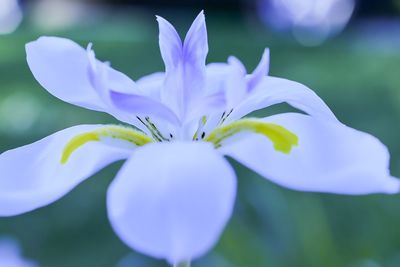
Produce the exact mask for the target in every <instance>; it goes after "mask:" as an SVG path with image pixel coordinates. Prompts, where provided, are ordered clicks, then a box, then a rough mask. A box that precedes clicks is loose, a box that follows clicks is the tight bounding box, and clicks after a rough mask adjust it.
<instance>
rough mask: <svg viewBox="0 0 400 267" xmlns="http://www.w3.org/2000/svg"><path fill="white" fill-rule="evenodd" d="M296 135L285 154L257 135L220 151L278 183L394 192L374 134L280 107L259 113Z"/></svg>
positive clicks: (393, 182)
mask: <svg viewBox="0 0 400 267" xmlns="http://www.w3.org/2000/svg"><path fill="white" fill-rule="evenodd" d="M263 121H265V122H270V123H276V124H278V125H282V126H283V127H285V128H286V129H288V130H290V131H291V132H293V133H295V134H296V135H297V136H298V140H299V144H298V146H297V147H294V148H293V149H292V151H291V153H290V154H288V155H286V154H283V153H278V152H277V151H276V150H275V149H274V148H273V146H272V144H271V142H270V141H268V140H267V139H266V138H264V137H263V136H260V135H249V136H248V138H243V139H242V140H241V141H239V142H237V143H231V144H230V145H226V146H225V147H224V146H223V147H222V148H221V150H220V151H221V152H222V153H224V154H225V155H228V156H230V157H232V158H234V159H236V160H237V161H239V162H241V163H242V164H244V165H245V166H247V167H249V168H250V169H252V170H254V171H256V172H258V173H259V174H260V175H262V176H264V177H265V178H267V179H269V180H271V181H273V182H275V183H278V184H280V185H282V186H285V187H288V188H291V189H295V190H301V191H316V192H327V193H338V194H370V193H397V192H399V189H400V180H398V179H395V178H393V177H391V176H390V173H389V154H388V151H387V149H386V147H385V146H384V145H383V144H382V143H381V142H379V141H378V140H377V139H376V138H375V137H373V136H372V135H369V134H367V133H363V132H360V131H357V130H354V129H352V128H349V127H347V126H345V125H343V124H341V123H339V122H333V121H326V120H319V119H315V118H313V117H311V116H308V115H303V114H296V113H285V114H279V115H274V116H271V117H267V118H265V119H263Z"/></svg>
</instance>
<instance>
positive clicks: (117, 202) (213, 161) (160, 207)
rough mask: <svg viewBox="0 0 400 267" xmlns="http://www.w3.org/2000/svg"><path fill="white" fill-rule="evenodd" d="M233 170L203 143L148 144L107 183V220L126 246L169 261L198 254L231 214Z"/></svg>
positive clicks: (233, 182) (203, 251) (209, 246)
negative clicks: (111, 181)
mask: <svg viewBox="0 0 400 267" xmlns="http://www.w3.org/2000/svg"><path fill="white" fill-rule="evenodd" d="M235 194H236V179H235V174H234V171H233V169H232V168H231V166H230V165H229V164H228V162H227V161H226V160H225V159H223V158H222V157H221V156H220V155H218V153H216V152H215V150H214V149H213V148H212V146H211V145H210V144H208V143H203V142H197V143H194V142H171V143H161V144H160V143H158V144H149V145H147V146H144V147H141V148H139V149H137V150H136V152H135V153H134V154H133V156H132V157H131V158H130V159H129V161H128V162H127V163H126V164H125V165H124V166H123V168H122V169H121V171H120V172H119V173H118V175H117V178H116V179H115V180H114V181H113V183H112V184H111V186H110V188H109V191H108V196H107V201H108V212H109V218H110V221H111V223H112V225H113V227H114V229H115V231H116V232H117V234H118V235H119V236H120V238H121V239H122V240H123V241H124V242H125V243H126V244H127V245H129V246H130V247H131V248H133V249H135V250H138V251H140V252H142V253H145V254H147V255H150V256H153V257H156V258H164V259H167V260H168V261H169V262H171V263H177V262H179V261H182V260H187V259H193V258H196V257H199V256H200V255H202V254H204V253H205V252H206V251H207V250H209V249H211V247H212V246H213V245H214V244H215V243H216V242H217V240H218V238H219V236H220V234H221V232H222V230H223V229H224V226H225V224H226V223H227V221H228V219H229V218H230V216H231V212H232V208H233V204H234V199H235Z"/></svg>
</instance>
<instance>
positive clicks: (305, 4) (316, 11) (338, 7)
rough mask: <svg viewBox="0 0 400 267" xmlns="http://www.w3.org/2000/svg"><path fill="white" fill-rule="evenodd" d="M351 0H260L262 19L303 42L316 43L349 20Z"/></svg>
mask: <svg viewBox="0 0 400 267" xmlns="http://www.w3.org/2000/svg"><path fill="white" fill-rule="evenodd" d="M354 7H355V1H354V0H260V1H259V14H260V16H261V18H262V19H263V20H264V21H265V22H266V23H267V24H269V25H271V26H272V27H274V28H276V29H281V30H282V29H286V30H291V31H292V33H293V35H294V37H295V38H296V40H297V41H299V42H300V43H301V44H303V45H319V44H321V43H322V42H324V41H325V40H326V39H327V38H329V37H330V36H332V35H335V34H337V33H339V32H341V31H342V30H343V29H344V27H345V26H346V25H347V23H348V22H349V20H350V18H351V15H352V14H353V11H354Z"/></svg>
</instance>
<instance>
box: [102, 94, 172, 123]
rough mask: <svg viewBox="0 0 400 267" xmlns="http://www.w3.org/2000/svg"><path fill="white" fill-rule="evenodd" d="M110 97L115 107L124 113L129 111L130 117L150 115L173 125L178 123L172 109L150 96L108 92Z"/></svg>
mask: <svg viewBox="0 0 400 267" xmlns="http://www.w3.org/2000/svg"><path fill="white" fill-rule="evenodd" d="M110 98H111V100H112V102H113V103H114V105H115V107H118V109H120V110H123V111H124V112H126V113H131V114H132V117H136V116H139V117H140V116H150V117H151V118H153V117H154V118H156V119H160V118H161V119H163V120H166V121H168V122H170V123H172V124H175V125H179V124H180V121H179V119H178V117H177V116H176V115H175V113H174V112H173V111H172V110H170V109H169V108H168V107H167V106H165V105H164V104H162V103H160V102H157V101H155V100H153V99H151V98H150V97H145V96H141V95H134V94H124V93H118V92H110Z"/></svg>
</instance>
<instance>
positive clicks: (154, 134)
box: [136, 116, 162, 142]
mask: <svg viewBox="0 0 400 267" xmlns="http://www.w3.org/2000/svg"><path fill="white" fill-rule="evenodd" d="M136 118H137V119H138V120H139V121H140V122H141V123H142V124H143V125H144V126H145V127H146V128H147V130H149V131H150V133H151V135H152V136H153V138H154V139H156V140H157V141H158V142H162V140H161V139H160V137H159V136H158V135H157V133H156V132H155V131H154V129H153V128H152V127H150V125H148V124H147V123H145V122H144V121H143V120H142V119H141V118H140V117H139V116H136Z"/></svg>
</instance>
